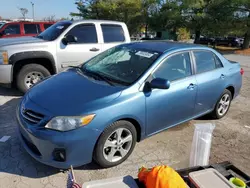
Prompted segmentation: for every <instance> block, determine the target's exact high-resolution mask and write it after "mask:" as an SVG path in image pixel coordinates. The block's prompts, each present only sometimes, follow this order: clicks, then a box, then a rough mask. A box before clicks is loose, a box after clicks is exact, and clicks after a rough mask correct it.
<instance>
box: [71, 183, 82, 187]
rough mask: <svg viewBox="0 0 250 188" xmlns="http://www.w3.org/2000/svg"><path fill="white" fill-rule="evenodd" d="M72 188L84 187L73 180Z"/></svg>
mask: <svg viewBox="0 0 250 188" xmlns="http://www.w3.org/2000/svg"><path fill="white" fill-rule="evenodd" d="M72 188H82V187H81V186H80V185H79V184H77V183H75V182H73V185H72Z"/></svg>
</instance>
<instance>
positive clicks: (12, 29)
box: [4, 24, 21, 35]
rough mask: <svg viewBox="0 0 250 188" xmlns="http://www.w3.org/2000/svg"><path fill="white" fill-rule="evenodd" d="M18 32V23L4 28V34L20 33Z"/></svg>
mask: <svg viewBox="0 0 250 188" xmlns="http://www.w3.org/2000/svg"><path fill="white" fill-rule="evenodd" d="M20 34H21V31H20V25H19V24H11V25H8V26H7V27H6V28H5V29H4V35H20Z"/></svg>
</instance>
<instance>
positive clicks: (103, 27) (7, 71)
mask: <svg viewBox="0 0 250 188" xmlns="http://www.w3.org/2000/svg"><path fill="white" fill-rule="evenodd" d="M129 42H130V36H129V32H128V28H127V26H126V24H125V23H122V22H116V21H101V20H84V21H76V22H73V21H62V22H58V23H56V24H54V25H53V26H51V27H49V28H48V29H47V30H45V31H44V32H42V33H41V34H39V35H38V36H36V37H21V38H9V39H0V84H12V83H14V84H16V86H17V87H18V89H19V90H20V91H22V92H26V91H27V90H28V89H29V88H30V87H32V85H33V84H35V83H37V82H38V81H40V80H42V79H44V78H45V77H47V76H50V75H52V74H56V73H58V72H60V71H62V70H64V69H65V68H67V67H69V66H76V65H79V64H82V63H84V62H85V61H87V60H88V59H90V58H92V57H93V56H95V55H97V54H99V53H100V52H102V51H104V50H106V49H109V48H111V47H113V46H116V45H118V44H121V43H129Z"/></svg>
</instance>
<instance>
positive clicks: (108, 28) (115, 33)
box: [101, 24, 125, 43]
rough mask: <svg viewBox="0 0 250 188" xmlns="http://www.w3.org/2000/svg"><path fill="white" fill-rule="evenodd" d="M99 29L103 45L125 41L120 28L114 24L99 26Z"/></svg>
mask: <svg viewBox="0 0 250 188" xmlns="http://www.w3.org/2000/svg"><path fill="white" fill-rule="evenodd" d="M101 27H102V33H103V39H104V42H105V43H109V42H123V41H125V36H124V31H123V29H122V26H120V25H114V24H101Z"/></svg>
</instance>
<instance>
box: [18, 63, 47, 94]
mask: <svg viewBox="0 0 250 188" xmlns="http://www.w3.org/2000/svg"><path fill="white" fill-rule="evenodd" d="M48 76H50V72H49V71H48V70H47V69H46V68H45V67H44V66H42V65H39V64H28V65H25V66H23V67H22V69H21V70H20V71H19V73H18V75H17V80H16V84H17V87H18V89H19V90H20V91H21V92H23V93H25V92H26V91H27V90H28V89H29V88H31V87H32V86H33V85H34V84H36V83H38V82H40V81H41V80H43V79H44V78H46V77H48Z"/></svg>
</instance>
